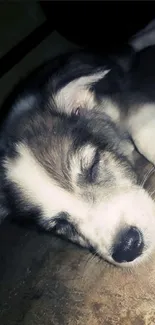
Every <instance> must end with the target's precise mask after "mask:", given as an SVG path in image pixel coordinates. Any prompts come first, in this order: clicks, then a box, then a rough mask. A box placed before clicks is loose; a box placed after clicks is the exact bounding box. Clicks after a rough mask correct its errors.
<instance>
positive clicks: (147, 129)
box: [127, 104, 155, 165]
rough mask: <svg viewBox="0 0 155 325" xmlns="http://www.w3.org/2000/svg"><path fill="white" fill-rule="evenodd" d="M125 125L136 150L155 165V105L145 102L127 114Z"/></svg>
mask: <svg viewBox="0 0 155 325" xmlns="http://www.w3.org/2000/svg"><path fill="white" fill-rule="evenodd" d="M127 124H128V125H127V127H128V129H129V132H130V134H131V136H132V138H133V140H134V143H135V145H136V146H137V148H138V150H139V151H140V152H141V154H143V155H144V156H145V157H146V158H147V159H148V160H149V161H150V162H152V163H153V164H154V165H155V143H154V141H155V105H153V104H147V105H143V106H141V107H140V109H138V108H136V110H135V111H134V114H133V110H132V112H131V115H130V114H129V117H128V122H127Z"/></svg>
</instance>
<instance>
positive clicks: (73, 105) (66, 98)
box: [54, 70, 110, 115]
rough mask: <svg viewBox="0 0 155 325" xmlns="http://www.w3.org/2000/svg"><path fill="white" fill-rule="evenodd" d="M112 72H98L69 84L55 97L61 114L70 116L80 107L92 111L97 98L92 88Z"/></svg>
mask: <svg viewBox="0 0 155 325" xmlns="http://www.w3.org/2000/svg"><path fill="white" fill-rule="evenodd" d="M109 71H110V70H104V71H98V72H96V73H94V74H92V75H89V76H84V77H80V78H77V79H75V80H73V81H71V82H69V83H68V84H67V85H66V86H64V87H63V88H62V89H61V90H59V91H58V92H57V93H56V94H55V95H54V102H55V104H56V107H57V109H58V110H59V111H60V112H63V113H67V114H68V115H70V114H71V113H72V112H73V111H74V110H76V109H77V108H78V107H81V108H89V109H92V108H93V107H94V106H95V104H96V103H95V97H94V94H93V91H92V90H91V87H92V86H93V84H94V83H96V82H98V81H99V80H100V79H102V78H104V77H105V76H106V74H107V73H108V72H109Z"/></svg>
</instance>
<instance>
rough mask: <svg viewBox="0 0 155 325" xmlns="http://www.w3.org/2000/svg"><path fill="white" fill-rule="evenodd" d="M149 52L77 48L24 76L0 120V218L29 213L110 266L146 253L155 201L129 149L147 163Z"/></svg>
mask: <svg viewBox="0 0 155 325" xmlns="http://www.w3.org/2000/svg"><path fill="white" fill-rule="evenodd" d="M134 44H135V43H134ZM136 44H137V43H136ZM133 47H134V46H133ZM135 48H136V46H135ZM154 55H155V49H154V47H151V48H148V49H146V50H143V51H140V52H139V53H137V54H134V51H133V52H132V55H131V56H130V57H132V59H130V60H128V63H129V62H130V64H128V65H127V64H125V65H124V61H122V60H120V58H119V59H117V58H116V57H109V58H104V57H103V56H99V55H97V54H93V53H87V52H85V51H79V52H75V53H70V54H66V55H62V56H60V57H59V58H56V59H55V60H53V61H52V62H51V63H49V64H47V65H46V66H45V67H44V68H43V70H41V71H40V72H39V73H38V74H37V73H36V75H35V79H33V78H31V82H30V83H28V85H27V86H25V88H24V90H23V91H22V92H20V93H19V95H18V96H17V98H16V100H15V101H14V103H13V104H12V105H11V110H10V112H9V114H8V115H7V117H6V118H5V120H4V121H3V123H2V126H1V134H0V167H1V168H0V182H1V186H0V219H1V220H3V219H4V218H6V217H8V216H9V217H11V218H17V219H19V220H20V221H23V220H24V219H25V218H32V219H34V220H36V221H37V223H38V224H39V225H40V226H42V227H43V228H44V229H46V230H48V231H54V232H55V233H56V234H58V235H62V236H64V237H66V238H67V239H69V240H71V241H73V242H75V243H77V244H80V245H81V246H84V247H87V248H89V249H93V250H95V252H96V253H97V254H99V255H100V256H101V257H103V258H104V259H106V260H107V261H109V262H111V263H113V264H116V265H121V266H129V265H135V263H138V262H141V261H143V260H145V258H147V257H148V256H149V255H150V253H151V252H152V250H153V249H154V248H155V236H154V234H155V204H154V202H153V201H152V199H151V197H150V196H149V195H148V193H147V192H146V191H145V190H144V189H143V188H142V185H141V184H140V183H139V179H138V177H137V173H136V171H135V168H134V165H135V159H136V156H137V154H138V153H137V150H136V148H137V149H138V150H139V151H140V152H141V153H142V154H143V155H145V157H146V158H147V159H148V160H150V161H151V162H153V163H154V162H155V152H154V151H155V149H154V143H153V136H154V133H155V131H154V130H155V128H154V124H155V120H154V119H153V116H154V115H155V109H154V101H155V93H154V89H153V88H154V87H153V83H154V82H155V68H154V65H153V64H152V63H153V57H154ZM131 61H132V62H131ZM153 114H154V115H153Z"/></svg>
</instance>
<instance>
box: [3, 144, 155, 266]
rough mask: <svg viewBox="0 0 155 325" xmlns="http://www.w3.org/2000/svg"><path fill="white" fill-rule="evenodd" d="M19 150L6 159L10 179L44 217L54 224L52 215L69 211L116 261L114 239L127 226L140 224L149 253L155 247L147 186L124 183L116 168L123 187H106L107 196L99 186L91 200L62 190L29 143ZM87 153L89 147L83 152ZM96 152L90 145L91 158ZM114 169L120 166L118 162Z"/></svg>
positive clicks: (154, 224) (153, 214)
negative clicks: (113, 249) (39, 160)
mask: <svg viewBox="0 0 155 325" xmlns="http://www.w3.org/2000/svg"><path fill="white" fill-rule="evenodd" d="M17 149H18V152H19V157H18V158H16V160H15V161H14V162H13V161H12V160H11V159H7V160H6V161H5V166H6V168H7V178H8V179H9V180H11V181H12V182H14V183H16V184H17V185H18V186H19V187H20V189H21V191H22V193H23V197H25V199H26V200H28V201H29V202H31V203H34V204H36V205H37V206H40V207H41V209H42V212H43V218H44V219H45V220H49V221H50V222H51V225H52V217H55V216H56V214H58V213H60V212H67V213H69V215H70V216H71V219H72V221H73V222H74V223H76V224H77V225H78V227H79V229H80V232H81V233H82V234H83V235H84V236H86V238H87V239H89V240H90V242H91V243H92V244H93V245H94V247H96V249H97V251H98V252H99V253H100V254H101V255H102V256H103V257H104V258H106V259H107V260H109V261H112V258H111V256H110V253H111V247H112V245H113V241H114V238H115V236H116V234H117V232H118V231H119V230H121V229H123V228H124V227H126V226H137V227H138V228H139V229H140V230H141V231H142V234H143V237H144V242H145V247H146V249H148V252H151V250H152V249H153V248H154V247H155V236H154V233H155V205H154V202H153V201H152V200H151V198H150V197H149V196H148V195H147V193H146V192H145V191H144V190H143V189H141V188H138V187H135V186H133V185H132V183H130V180H129V181H128V182H124V180H123V175H121V174H119V171H118V172H117V170H116V176H117V177H118V179H119V182H120V188H119V186H117V187H114V188H110V191H109V192H108V191H107V189H105V190H106V191H107V192H106V195H105V192H104V188H103V190H102V188H99V189H98V192H95V195H96V199H95V200H92V201H90V200H87V199H86V198H85V196H84V195H83V193H81V195H80V193H78V192H77V193H76V192H75V193H70V192H67V191H66V190H64V189H62V188H61V187H60V186H59V184H58V183H56V181H54V180H53V179H52V178H50V177H49V176H48V175H47V173H46V171H45V170H44V169H43V167H41V166H40V165H39V163H38V162H37V161H36V160H35V158H34V156H33V154H32V152H31V151H30V150H29V148H28V147H26V145H23V144H20V145H18V147H17ZM85 152H86V147H85V148H84V150H83V152H82V155H83V154H84V153H85ZM93 153H94V151H93V148H91V147H88V161H89V157H92V154H93ZM78 159H79V157H78ZM88 161H87V163H88ZM73 165H75V161H74V164H73ZM74 168H75V166H74ZM113 168H115V169H117V166H116V165H115V162H113ZM117 181H118V180H117ZM88 191H89V189H88ZM94 191H95V190H94ZM92 193H93V192H92ZM146 256H148V254H146ZM144 257H145V254H143V255H142V256H141V257H139V258H138V259H137V260H135V261H133V262H131V263H130V264H131V265H132V264H134V263H137V261H141V260H143V259H144ZM112 262H113V263H114V261H112ZM122 265H124V266H125V265H129V263H123V264H122Z"/></svg>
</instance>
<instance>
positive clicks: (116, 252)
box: [112, 227, 144, 263]
mask: <svg viewBox="0 0 155 325" xmlns="http://www.w3.org/2000/svg"><path fill="white" fill-rule="evenodd" d="M143 248H144V240H143V236H142V233H141V231H140V230H139V229H138V228H136V227H130V228H127V229H125V230H123V231H121V232H120V233H119V235H118V237H117V240H116V242H115V243H114V245H113V250H112V258H113V260H114V261H115V262H117V263H123V262H132V261H134V260H135V259H136V258H137V257H138V256H140V255H141V254H142V252H143Z"/></svg>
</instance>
